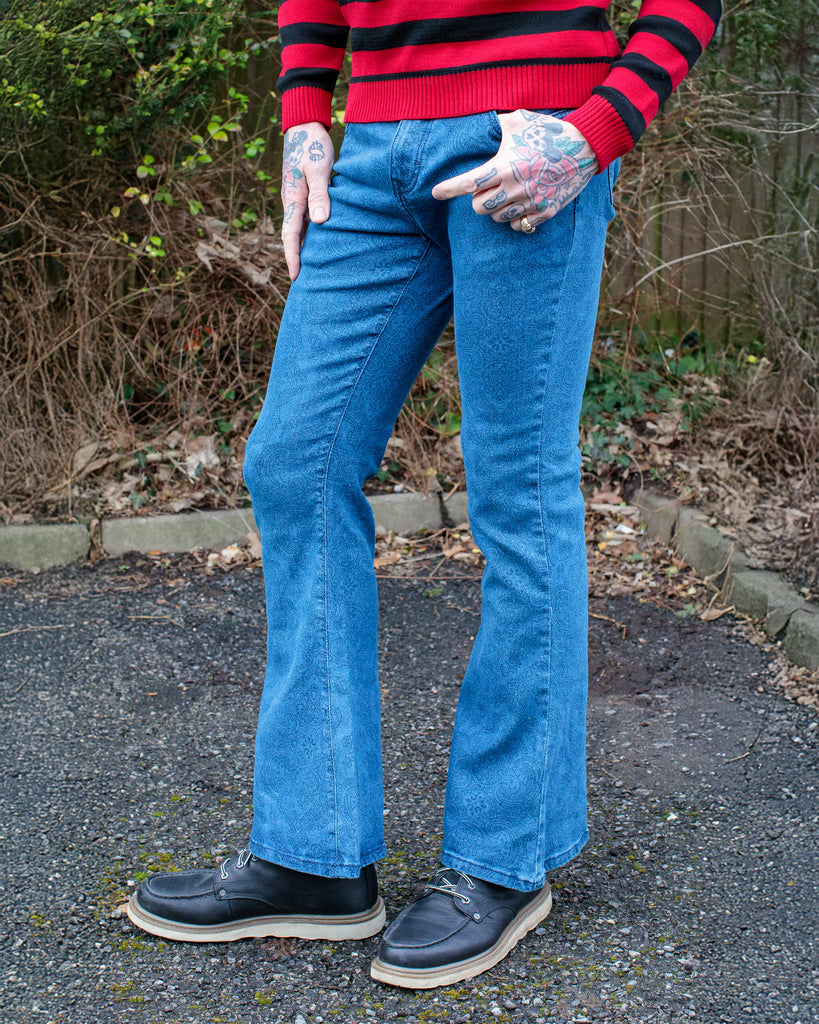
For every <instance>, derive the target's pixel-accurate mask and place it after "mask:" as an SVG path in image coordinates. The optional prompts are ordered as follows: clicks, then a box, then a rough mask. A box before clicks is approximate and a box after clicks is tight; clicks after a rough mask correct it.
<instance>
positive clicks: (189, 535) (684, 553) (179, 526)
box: [0, 490, 819, 671]
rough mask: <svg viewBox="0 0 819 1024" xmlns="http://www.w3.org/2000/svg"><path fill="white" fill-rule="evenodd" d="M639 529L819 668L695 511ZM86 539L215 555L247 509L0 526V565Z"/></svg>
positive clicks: (397, 521)
mask: <svg viewBox="0 0 819 1024" xmlns="http://www.w3.org/2000/svg"><path fill="white" fill-rule="evenodd" d="M368 501H369V502H370V505H371V507H372V510H373V516H374V517H375V525H376V529H383V530H393V531H394V532H395V533H399V534H401V533H413V532H415V531H416V530H420V529H423V528H425V527H426V528H427V529H430V530H437V529H439V528H440V527H441V526H444V525H449V526H451V525H454V524H457V523H463V522H468V519H469V517H468V515H467V496H466V494H464V493H463V492H460V493H457V494H453V495H452V497H451V498H449V499H448V500H446V501H445V500H444V498H443V496H439V495H429V496H426V495H422V494H414V493H407V494H377V495H372V496H370V497H369V498H368ZM631 501H632V503H633V504H634V505H636V506H637V507H638V508H639V509H640V512H641V515H642V518H643V521H644V522H645V525H646V530H647V532H648V533H649V534H650V535H651V536H652V537H655V538H656V539H657V540H659V541H661V543H663V544H667V545H669V546H670V547H672V548H673V549H674V550H675V551H676V553H677V554H678V555H679V556H680V558H682V559H683V560H684V561H685V562H687V563H688V564H689V565H690V566H691V567H692V568H693V569H694V571H695V572H697V573H698V574H699V575H700V576H702V577H704V578H705V579H707V580H709V581H710V582H712V583H714V584H715V585H716V586H718V587H719V588H720V599H721V601H722V602H723V604H725V605H726V606H729V605H730V606H733V607H734V608H735V609H736V610H737V611H738V612H740V613H742V614H743V615H748V616H750V617H751V618H753V619H756V620H758V621H759V622H760V623H761V624H762V626H763V628H764V629H765V631H766V632H767V633H768V635H769V636H771V637H774V638H776V639H778V640H781V641H782V644H783V646H784V648H785V651H786V652H787V654H788V657H789V658H790V660H791V661H792V662H794V664H796V665H802V666H804V667H806V668H809V669H811V670H812V671H817V670H819V609H817V607H816V606H815V605H812V604H811V603H810V602H808V601H805V600H804V599H803V598H802V597H800V596H799V594H797V592H796V591H795V590H794V589H793V587H791V586H790V585H789V584H788V583H786V582H785V580H784V579H783V578H782V577H781V576H779V575H778V574H777V573H773V572H766V571H764V570H762V569H750V568H748V558H747V556H746V555H745V554H744V553H743V552H742V551H740V550H739V549H738V548H737V547H736V546H735V545H734V543H733V542H732V541H730V540H728V538H726V537H723V536H722V534H721V533H720V532H719V530H716V529H714V527H713V526H710V525H709V524H708V520H707V518H706V517H705V516H704V515H703V514H702V513H700V512H699V511H698V510H697V509H695V508H689V507H686V506H683V505H682V503H681V501H680V500H678V499H674V498H669V497H668V496H667V495H663V494H657V493H656V492H654V491H649V490H638V491H636V492H635V493H634V494H633V495H632V498H631ZM92 533H93V536H94V539H95V541H96V542H97V545H98V547H99V548H100V549H101V550H102V552H103V553H104V554H108V555H112V556H116V555H122V554H125V553H127V552H143V553H144V552H148V551H162V552H180V551H191V550H193V549H194V548H205V549H219V548H223V547H225V546H226V545H228V544H233V543H237V542H239V541H242V540H245V539H247V537H248V536H249V535H250V534H252V533H258V529H257V527H256V521H255V519H254V518H253V512H252V511H251V509H250V508H246V509H232V510H227V511H206V512H181V513H178V514H177V515H159V516H140V517H137V518H130V519H106V520H103V521H102V522H100V523H98V522H97V521H94V522H93V523H90V524H86V525H84V524H82V523H70V524H57V525H53V526H37V525H31V526H28V525H25V526H5V527H0V566H7V567H9V568H12V569H24V570H29V571H35V572H36V571H38V570H40V569H47V568H52V567H56V566H61V565H68V564H69V563H71V562H76V561H79V560H82V559H85V558H87V557H88V554H89V551H90V549H91V539H92Z"/></svg>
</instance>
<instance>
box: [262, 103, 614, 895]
mask: <svg viewBox="0 0 819 1024" xmlns="http://www.w3.org/2000/svg"><path fill="white" fill-rule="evenodd" d="M562 113H565V111H563V112H562ZM500 139H501V129H500V123H499V121H498V118H497V115H496V114H495V113H493V112H487V113H480V114H474V115H470V116H465V117H458V118H444V119H440V120H436V121H427V120H404V121H393V122H381V123H375V124H350V125H348V127H347V130H346V134H345V137H344V142H343V145H342V147H341V151H340V154H339V158H338V160H337V162H336V165H335V175H334V177H333V180H332V184H331V188H330V197H331V212H330V217H329V219H328V220H327V221H326V222H325V223H324V224H310V226H309V227H308V230H307V235H306V239H305V242H304V247H303V249H302V254H301V272H300V274H299V276H298V278H297V279H296V281H295V282H294V284H293V285H292V287H291V290H290V294H289V298H288V300H287V304H286V308H285V310H284V315H283V318H282V323H281V330H280V333H279V336H278V340H277V343H276V348H275V353H274V357H273V364H272V370H271V375H270V382H269V385H268V390H267V394H266V397H265V401H264V406H263V409H262V412H261V415H260V417H259V420H258V422H257V424H256V426H255V427H254V429H253V431H252V433H251V435H250V438H249V441H248V444H247V450H246V456H245V463H244V475H245V480H246V483H247V486H248V489H249V491H250V494H251V497H252V500H253V510H254V513H255V517H256V521H257V523H258V526H259V529H260V531H261V540H262V557H263V566H264V580H265V598H266V602H267V619H268V633H267V671H266V677H265V684H264V692H263V696H262V702H261V709H260V713H259V722H258V730H257V737H256V767H255V780H254V798H253V805H254V821H253V829H252V833H251V838H250V844H249V845H250V849H251V850H252V851H253V853H255V854H256V855H257V856H259V857H262V858H264V859H266V860H270V861H274V862H275V863H278V864H282V865H284V866H286V867H291V868H296V869H299V870H301V871H307V872H311V873H314V874H318V875H324V876H331V877H333V876H334V877H353V876H356V875H357V874H358V873H359V871H360V869H361V868H362V866H363V865H365V864H368V863H371V862H372V861H375V860H377V859H378V858H380V857H383V856H384V855H385V853H386V850H385V846H384V837H383V809H382V808H383V791H382V766H381V738H380V703H379V687H378V665H377V660H378V651H377V643H376V631H377V622H378V591H377V583H376V578H375V574H374V569H373V552H374V541H375V526H374V521H373V515H372V510H371V507H370V505H369V502H368V501H367V499H366V497H365V496H364V494H363V492H362V484H363V482H364V481H365V480H366V479H367V478H368V477H371V476H373V475H374V474H375V473H377V472H378V470H379V467H380V463H381V459H382V457H383V454H384V451H385V448H386V444H387V441H388V440H389V437H390V435H391V433H392V429H393V425H394V423H395V420H396V417H397V416H398V413H399V412H400V411H401V407H402V405H403V403H404V401H405V399H406V396H407V394H408V392H409V390H410V388H411V387H412V384H413V382H414V381H415V378H416V377H417V376H418V374H419V372H420V370H421V368H422V367H423V365H424V362H425V361H426V359H427V357H428V356H429V355H430V353H431V351H432V350H433V348H434V347H435V344H436V342H437V340H438V338H439V336H440V334H441V332H442V331H443V329H444V328H445V327H446V325H447V323H448V322H449V320H450V318H451V317H452V316H453V313H454V319H455V338H456V352H457V360H458V373H459V381H460V390H461V399H462V407H463V415H462V429H461V445H462V448H463V455H464V462H465V470H466V482H467V492H468V516H469V522H470V526H471V529H472V534H473V537H474V539H475V541H476V543H477V544H478V546H479V547H480V549H481V551H482V552H483V554H484V556H485V558H486V567H485V569H484V573H483V577H482V581H481V593H482V605H481V621H480V629H479V630H478V633H477V635H476V637H475V641H474V645H473V648H472V652H471V656H470V660H469V663H468V666H467V669H466V673H465V676H464V679H463V683H462V686H461V692H460V699H459V702H458V709H457V716H456V720H455V728H454V734H453V737H452V748H451V755H450V762H449V774H448V781H447V789H446V803H445V811H444V843H443V851H442V862H443V863H444V864H445V865H446V866H448V867H453V868H459V869H460V870H462V871H465V872H467V873H471V874H473V875H475V876H477V877H479V878H482V879H486V880H487V881H491V882H496V883H499V884H501V885H507V886H512V887H514V888H517V889H521V890H533V889H537V888H540V887H541V886H542V885H543V884H544V881H545V873H546V871H547V870H549V869H550V868H554V867H557V866H559V865H561V864H564V863H566V862H567V861H568V860H570V859H571V858H572V857H574V856H575V855H576V854H577V853H578V851H579V850H580V849H581V847H582V846H583V845H584V844H585V842H586V841H587V839H588V829H587V822H586V764H585V724H586V691H587V653H586V634H587V577H586V554H585V543H584V531H583V512H584V509H583V499H582V495H581V493H580V489H579V483H580V452H579V450H578V420H579V414H580V402H581V397H582V394H583V386H584V382H585V378H586V372H587V367H588V361H589V355H590V348H591V342H592V335H593V331H594V323H595V315H596V310H597V303H598V299H599V291H600V275H601V268H602V261H603V243H604V238H605V234H606V228H607V225H608V222H609V220H610V219H611V218H612V217H613V216H614V209H613V207H612V201H611V190H612V185H613V181H614V178H615V176H616V174H617V167H618V163H615V164H613V165H612V166H610V167H609V168H608V169H607V170H606V171H603V172H602V173H601V174H598V175H595V177H594V178H593V179H592V180H591V181H590V183H589V184H588V185H587V186H586V188H585V189H584V190H583V191H582V192H581V193H580V195H579V196H578V197H577V198H575V199H574V200H573V201H572V202H571V203H569V204H568V205H567V206H566V207H564V208H563V209H562V210H561V211H560V213H558V214H557V216H555V217H554V218H553V219H551V220H550V221H548V222H546V223H544V224H541V225H540V226H539V227H538V228H537V230H536V231H535V232H534V233H533V234H524V233H521V232H515V231H513V230H512V229H511V228H510V227H509V226H508V224H498V223H496V222H495V221H493V220H492V219H491V218H490V217H488V216H480V215H478V214H476V213H475V212H474V211H473V209H472V206H471V197H470V196H461V197H458V198H456V199H454V200H450V201H448V202H441V201H439V200H436V199H433V198H432V196H431V195H430V190H431V188H432V186H433V185H434V184H435V183H436V182H438V181H441V180H443V179H444V178H449V177H452V176H453V175H455V174H459V173H461V172H463V171H465V170H468V169H469V168H472V167H475V166H476V165H478V164H480V163H482V162H483V161H484V160H487V159H489V158H490V157H491V156H492V155H493V154H494V153H495V152H496V151H497V148H498V145H499V143H500Z"/></svg>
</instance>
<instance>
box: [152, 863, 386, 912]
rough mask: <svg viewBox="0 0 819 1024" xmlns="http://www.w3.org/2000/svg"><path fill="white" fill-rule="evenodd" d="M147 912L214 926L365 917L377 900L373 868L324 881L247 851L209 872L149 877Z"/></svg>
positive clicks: (183, 872)
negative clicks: (290, 917) (281, 918)
mask: <svg viewBox="0 0 819 1024" xmlns="http://www.w3.org/2000/svg"><path fill="white" fill-rule="evenodd" d="M137 898H138V901H139V905H140V907H141V908H142V909H143V910H145V911H147V912H148V913H151V914H155V915H157V916H158V917H163V918H166V919H168V920H172V921H180V922H184V923H186V924H199V925H216V924H225V923H227V922H230V921H237V920H241V919H242V918H249V917H260V916H271V915H278V914H313V915H317V916H325V915H339V916H346V915H351V914H359V913H363V912H364V911H366V910H369V909H370V908H371V907H372V906H373V904H374V903H375V902H376V900H377V898H378V882H377V879H376V873H375V867H374V866H373V865H372V864H369V865H367V867H365V868H363V870H362V871H361V874H360V875H359V876H358V878H324V877H322V876H320V875H312V874H307V873H306V872H303V871H296V870H294V869H292V868H286V867H281V866H280V865H278V864H272V863H271V862H270V861H266V860H261V859H260V858H259V857H256V856H254V855H253V854H251V853H250V851H249V850H242V852H241V853H240V854H239V855H238V857H235V858H233V857H230V858H228V859H227V860H225V861H223V862H222V864H221V865H220V866H219V867H218V868H214V869H213V870H210V871H201V870H194V871H172V872H167V873H163V874H157V875H152V876H151V877H150V878H148V879H147V880H146V881H145V882H144V883H143V884H142V885H141V886H140V888H139V890H138V897H137Z"/></svg>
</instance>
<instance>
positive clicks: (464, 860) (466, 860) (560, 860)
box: [441, 828, 589, 889]
mask: <svg viewBox="0 0 819 1024" xmlns="http://www.w3.org/2000/svg"><path fill="white" fill-rule="evenodd" d="M588 841H589V829H588V828H586V829H585V830H584V831H583V834H581V835H580V837H579V838H578V839H576V840H575V841H574V842H573V843H571V844H569V846H566V847H564V848H563V849H562V850H559V851H558V852H557V853H555V854H553V855H552V857H550V865H549V866H545V867H544V870H543V873H541V872H538V873H537V874H535V876H534V877H533V878H534V879H537V880H538V881H532V880H531V879H527V878H523V877H522V876H520V874H516V873H515V872H513V871H501V870H499V869H498V868H497V867H492V866H491V864H484V863H482V862H481V861H479V860H473V859H472V857H462V856H460V855H459V854H457V853H450V852H448V851H447V850H442V851H441V862H442V863H444V866H448V865H446V864H445V861H447V860H454V861H457V862H458V863H460V864H463V865H465V866H464V867H461V868H456V869H457V870H465V869H467V868H469V869H472V868H477V870H474V871H471V873H474V874H475V877H476V878H480V877H481V876H480V873H479V872H480V871H482V870H483V871H490V872H491V873H492V874H498V876H503V877H504V878H506V879H508V880H509V881H511V882H519V883H521V884H522V885H524V886H535V887H540V888H542V887H543V885H545V884H546V872H547V871H551V870H554V869H555V868H556V867H561V866H562V865H563V864H565V863H567V862H568V861H569V860H572V859H573V858H574V857H576V856H577V854H578V853H579V852H580V850H581V849H583V848H584V847H585V846H586V844H587V843H588ZM466 872H467V873H470V870H467V871H466ZM541 879H543V882H541V881H540V880H541ZM498 884H501V883H498ZM510 888H512V889H514V888H515V887H514V886H511V887H510Z"/></svg>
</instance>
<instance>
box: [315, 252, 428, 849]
mask: <svg viewBox="0 0 819 1024" xmlns="http://www.w3.org/2000/svg"><path fill="white" fill-rule="evenodd" d="M431 248H432V242H430V241H427V243H426V245H425V246H424V251H423V252H422V253H421V255H420V256H419V257H418V259H417V260H416V263H415V266H414V267H413V268H412V273H411V274H410V275H409V276H408V277H407V280H406V282H405V283H404V286H403V288H402V289H401V291H400V292H399V294H398V295H397V296H396V299H395V302H393V304H392V307H391V308H390V311H389V313H388V314H387V316H386V317H385V318H384V322H383V323H382V325H381V327H380V329H379V331H378V335H377V336H376V338H375V340H374V341H373V343H372V345H371V346H370V350H369V352H368V353H367V356H366V358H365V360H364V362H363V363H362V365H361V368H360V370H359V372H358V376H357V377H356V379H355V380H354V381H353V383H352V386H351V387H350V390H349V392H348V395H347V401H346V402H345V404H344V408H343V409H342V410H341V415H340V416H339V418H338V423H337V424H336V429H335V433H334V434H333V437H332V440H331V441H330V444H329V447H328V449H327V458H326V460H325V463H324V474H323V476H324V479H323V481H322V490H321V507H322V517H321V544H322V549H323V555H324V559H323V561H324V572H323V575H324V652H325V672H326V675H325V678H326V697H327V724H328V726H329V730H330V743H329V749H330V771H331V774H332V779H333V834H334V838H335V851H336V861H338V860H339V852H338V826H339V822H338V775H337V772H336V760H335V750H334V748H335V739H334V729H333V711H332V687H331V685H330V620H329V616H328V614H327V609H328V604H329V601H328V593H327V590H328V587H327V581H328V577H329V572H328V547H329V545H328V542H327V480H328V477H329V474H330V459H331V458H332V454H333V448H334V446H335V442H336V438H337V437H338V433H339V431H340V430H341V425H342V423H343V422H344V417H345V415H346V413H347V409H348V408H349V407H350V402H351V401H352V397H353V394H354V392H355V389H356V387H357V386H358V383H359V381H360V380H361V377H362V375H363V373H364V371H365V370H366V368H367V365H368V363H369V362H370V360H371V359H372V356H373V353H374V352H375V350H376V348H377V347H378V343H379V342H380V341H381V338H382V337H383V336H384V331H385V330H386V329H387V325H388V324H389V322H390V320H391V319H392V317H393V315H394V313H395V310H396V309H397V307H398V305H399V303H400V302H401V299H402V298H403V297H404V295H405V294H406V291H407V289H408V288H409V286H410V284H412V281H413V279H414V278H415V276H416V274H417V273H418V270H419V268H420V267H421V265H422V264H423V262H424V260H425V259H426V257H427V255H428V253H429V251H430V249H431ZM356 804H358V793H356ZM359 839H360V837H359Z"/></svg>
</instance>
